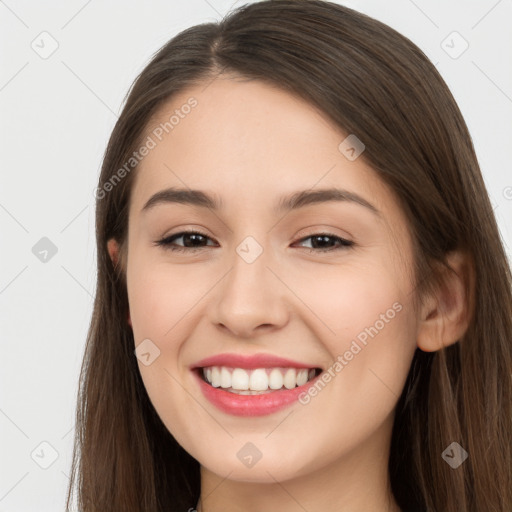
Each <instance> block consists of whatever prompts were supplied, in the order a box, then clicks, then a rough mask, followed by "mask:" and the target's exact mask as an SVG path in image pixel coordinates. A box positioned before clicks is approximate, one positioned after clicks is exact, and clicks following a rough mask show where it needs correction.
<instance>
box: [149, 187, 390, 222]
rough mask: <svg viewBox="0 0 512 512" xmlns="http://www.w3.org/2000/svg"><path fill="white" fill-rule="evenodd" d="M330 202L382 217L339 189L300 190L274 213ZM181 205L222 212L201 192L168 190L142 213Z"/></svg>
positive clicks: (219, 205) (217, 202) (283, 200)
mask: <svg viewBox="0 0 512 512" xmlns="http://www.w3.org/2000/svg"><path fill="white" fill-rule="evenodd" d="M330 201H338V202H344V201H346V202H351V203H355V204H358V205H360V206H364V207H365V208H367V209H368V210H370V211H371V212H372V213H374V214H375V215H377V216H379V217H380V216H381V213H380V211H379V210H378V209H377V208H376V207H375V206H373V205H372V204H371V203H370V202H368V201H367V200H366V199H364V198H363V197H361V196H359V195H358V194H356V193H354V192H350V191H348V190H343V189H339V188H325V189H317V190H299V191H298V192H294V193H293V194H291V195H289V196H286V197H283V198H281V200H280V201H279V202H278V204H277V205H276V207H275V209H274V212H275V213H276V214H277V213H280V212H283V211H290V210H296V209H298V208H303V207H305V206H309V205H313V204H320V203H325V202H330ZM169 203H171V204H172V203H179V204H187V205H191V206H199V207H202V208H208V209H210V210H217V211H218V210H221V209H222V204H223V203H222V200H221V199H220V198H218V197H216V196H212V195H209V194H207V193H206V192H203V191H201V190H192V189H186V188H185V189H184V188H173V187H171V188H167V189H164V190H161V191H159V192H157V193H156V194H154V195H152V196H151V197H150V198H149V200H148V201H147V202H146V204H145V205H144V206H143V207H142V210H141V213H143V212H146V211H148V210H150V209H151V208H154V207H155V206H156V205H159V204H169Z"/></svg>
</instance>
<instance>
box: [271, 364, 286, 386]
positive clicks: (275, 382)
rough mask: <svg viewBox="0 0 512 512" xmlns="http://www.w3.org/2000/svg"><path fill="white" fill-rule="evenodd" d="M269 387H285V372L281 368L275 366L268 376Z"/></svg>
mask: <svg viewBox="0 0 512 512" xmlns="http://www.w3.org/2000/svg"><path fill="white" fill-rule="evenodd" d="M268 387H269V388H270V389H281V388H282V387H283V374H282V373H281V370H278V369H277V368H274V369H273V370H272V371H271V372H270V375H269V377H268Z"/></svg>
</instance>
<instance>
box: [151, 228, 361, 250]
mask: <svg viewBox="0 0 512 512" xmlns="http://www.w3.org/2000/svg"><path fill="white" fill-rule="evenodd" d="M184 235H199V236H202V237H203V238H208V239H210V240H212V239H211V238H210V237H209V236H207V235H205V234H204V233H201V232H200V231H181V232H179V233H176V234H174V235H171V236H168V237H166V238H162V239H161V240H158V241H157V242H155V245H157V246H161V247H163V248H164V249H165V250H170V251H174V252H196V251H200V250H202V249H204V248H205V247H211V246H204V247H182V246H176V245H172V242H173V241H174V240H176V239H179V238H182V237H183V236H184ZM319 236H327V237H330V238H333V239H334V240H335V241H337V242H339V243H340V245H338V247H329V248H327V249H315V248H310V247H303V249H306V250H307V251H308V252H310V253H313V252H316V253H318V252H324V253H325V252H330V251H337V250H342V249H348V248H349V247H351V246H353V245H354V242H352V241H350V240H346V239H344V238H341V237H339V236H337V235H334V234H333V233H324V232H322V233H314V234H313V235H310V236H307V237H305V238H301V239H300V240H299V242H304V241H305V240H308V239H309V238H315V237H319Z"/></svg>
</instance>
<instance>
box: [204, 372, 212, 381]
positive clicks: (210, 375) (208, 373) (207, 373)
mask: <svg viewBox="0 0 512 512" xmlns="http://www.w3.org/2000/svg"><path fill="white" fill-rule="evenodd" d="M205 377H206V380H207V381H208V382H209V383H210V384H211V383H212V369H211V368H206V375H205Z"/></svg>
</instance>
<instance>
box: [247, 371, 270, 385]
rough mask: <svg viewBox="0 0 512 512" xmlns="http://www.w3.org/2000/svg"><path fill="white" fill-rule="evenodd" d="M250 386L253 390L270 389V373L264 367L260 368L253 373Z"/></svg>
mask: <svg viewBox="0 0 512 512" xmlns="http://www.w3.org/2000/svg"><path fill="white" fill-rule="evenodd" d="M249 388H250V389H252V390H253V391H265V390H266V389H268V375H267V372H266V371H265V369H264V368H258V369H257V370H254V371H253V372H252V373H251V378H250V381H249Z"/></svg>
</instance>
